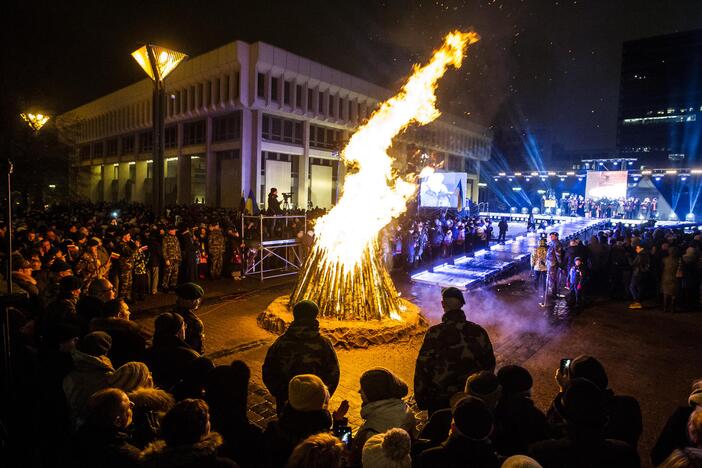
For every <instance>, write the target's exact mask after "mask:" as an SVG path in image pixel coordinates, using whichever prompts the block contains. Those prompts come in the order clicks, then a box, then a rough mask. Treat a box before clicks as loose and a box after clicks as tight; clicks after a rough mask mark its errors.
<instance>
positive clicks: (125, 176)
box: [117, 162, 134, 201]
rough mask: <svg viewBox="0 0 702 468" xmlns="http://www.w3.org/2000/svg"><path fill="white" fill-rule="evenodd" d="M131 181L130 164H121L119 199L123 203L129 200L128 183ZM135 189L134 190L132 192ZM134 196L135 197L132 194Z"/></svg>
mask: <svg viewBox="0 0 702 468" xmlns="http://www.w3.org/2000/svg"><path fill="white" fill-rule="evenodd" d="M128 181H129V163H128V162H122V163H119V182H118V184H119V186H118V190H119V191H118V192H117V199H118V200H120V201H122V200H126V199H127V182H128ZM133 190H134V189H133V188H132V191H133ZM132 195H134V194H133V193H132Z"/></svg>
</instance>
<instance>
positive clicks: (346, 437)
mask: <svg viewBox="0 0 702 468" xmlns="http://www.w3.org/2000/svg"><path fill="white" fill-rule="evenodd" d="M334 435H335V436H336V437H338V438H339V439H340V440H341V441H342V442H343V443H344V445H346V446H349V445H350V444H351V427H349V426H341V427H335V428H334Z"/></svg>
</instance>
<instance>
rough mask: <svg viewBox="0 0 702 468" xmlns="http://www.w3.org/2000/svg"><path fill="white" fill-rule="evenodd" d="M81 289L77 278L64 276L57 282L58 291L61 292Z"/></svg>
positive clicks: (80, 283)
mask: <svg viewBox="0 0 702 468" xmlns="http://www.w3.org/2000/svg"><path fill="white" fill-rule="evenodd" d="M82 287H83V282H82V281H81V280H80V278H78V277H77V276H72V275H71V276H64V277H63V278H61V280H60V281H59V289H60V290H61V291H62V292H70V291H75V290H76V289H81V288H82Z"/></svg>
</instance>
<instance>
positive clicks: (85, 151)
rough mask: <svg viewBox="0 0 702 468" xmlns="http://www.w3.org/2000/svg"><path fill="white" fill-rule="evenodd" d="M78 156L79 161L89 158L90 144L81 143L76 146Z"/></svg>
mask: <svg viewBox="0 0 702 468" xmlns="http://www.w3.org/2000/svg"><path fill="white" fill-rule="evenodd" d="M78 157H79V158H80V160H81V161H85V160H88V159H90V145H82V146H81V147H80V148H78Z"/></svg>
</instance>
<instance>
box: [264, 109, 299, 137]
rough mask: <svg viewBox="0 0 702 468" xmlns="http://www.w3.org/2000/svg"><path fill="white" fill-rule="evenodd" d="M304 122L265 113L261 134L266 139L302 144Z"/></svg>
mask: <svg viewBox="0 0 702 468" xmlns="http://www.w3.org/2000/svg"><path fill="white" fill-rule="evenodd" d="M302 125H303V124H302V122H300V121H299V120H292V119H283V118H280V117H275V116H272V115H268V114H263V117H262V131H261V136H262V137H263V139H264V140H271V141H281V142H283V143H293V144H296V145H301V144H302Z"/></svg>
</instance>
